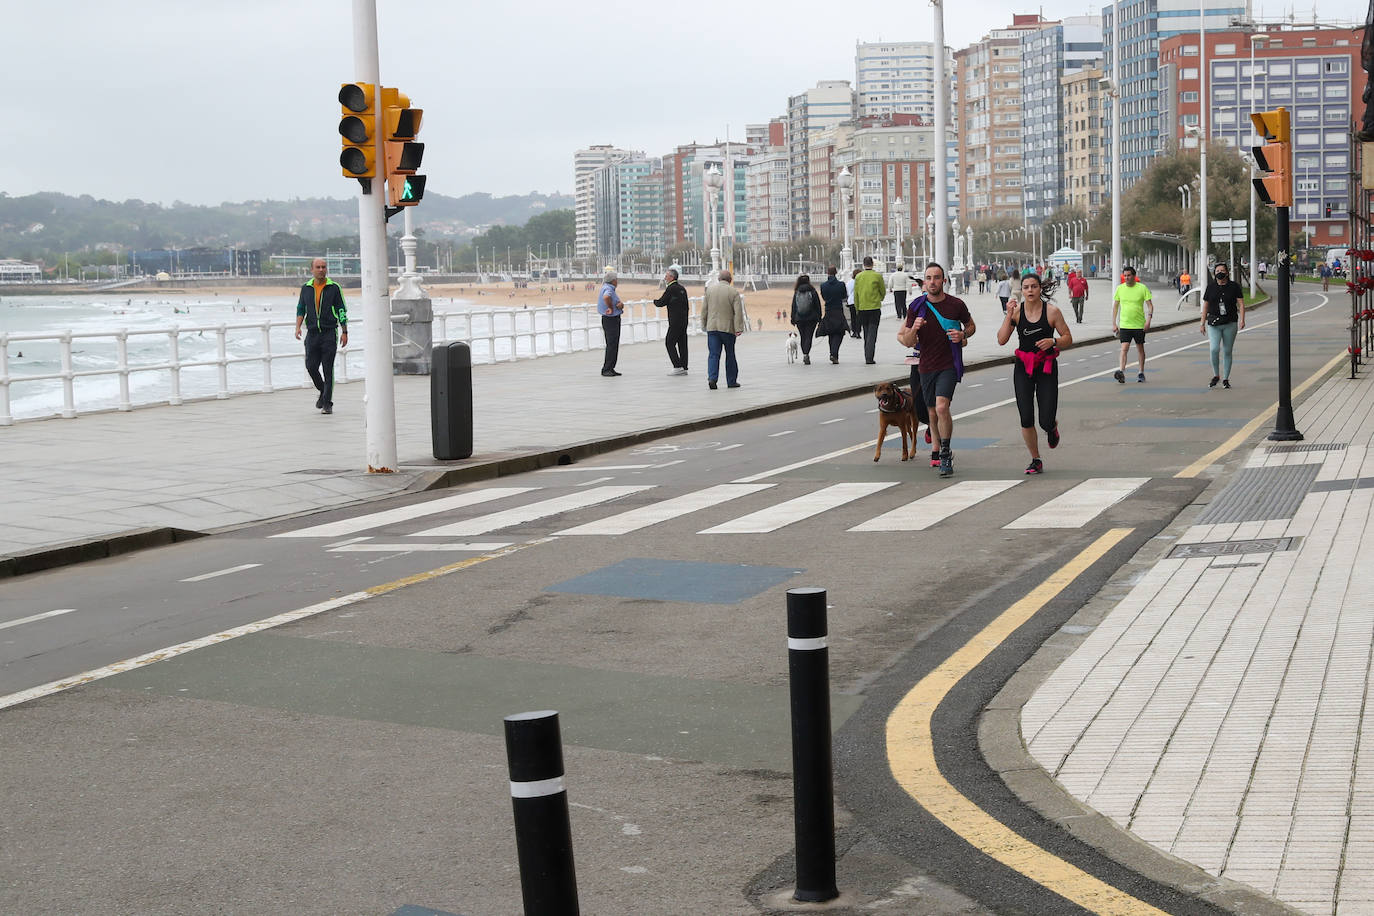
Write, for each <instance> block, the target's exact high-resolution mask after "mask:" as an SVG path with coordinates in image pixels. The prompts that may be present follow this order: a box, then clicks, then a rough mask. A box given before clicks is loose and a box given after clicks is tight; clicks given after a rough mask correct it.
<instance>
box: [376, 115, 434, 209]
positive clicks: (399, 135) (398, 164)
mask: <svg viewBox="0 0 1374 916" xmlns="http://www.w3.org/2000/svg"><path fill="white" fill-rule="evenodd" d="M423 118H424V110H423V109H420V108H411V107H410V99H409V98H408V97H407V96H406V95H405V94H404V93H402V92H400V91H398V90H396V89H387V88H383V89H382V139H383V141H384V144H385V145H384V156H385V160H386V184H387V202H388V203H389V204H390V206H392V207H393V208H396V207H413V206H415V205H416V204H418V203H419V202H420V199H421V198H422V197H424V195H425V176H424V175H416V174H415V172H416V171H417V170H418V169H419V168H420V163H421V162H422V161H423V160H424V156H425V145H424V144H423V143H419V142H417V141H416V140H415V136H416V135H417V134H418V133H419V132H420V122H421V121H422V120H423Z"/></svg>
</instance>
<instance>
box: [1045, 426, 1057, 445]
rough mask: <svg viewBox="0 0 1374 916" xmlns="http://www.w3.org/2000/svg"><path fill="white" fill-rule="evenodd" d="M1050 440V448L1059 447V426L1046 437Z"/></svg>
mask: <svg viewBox="0 0 1374 916" xmlns="http://www.w3.org/2000/svg"><path fill="white" fill-rule="evenodd" d="M1045 438H1046V439H1048V440H1049V442H1050V448H1059V427H1058V426H1056V427H1055V428H1054V429H1052V430H1050V434H1049V435H1048V436H1046V437H1045Z"/></svg>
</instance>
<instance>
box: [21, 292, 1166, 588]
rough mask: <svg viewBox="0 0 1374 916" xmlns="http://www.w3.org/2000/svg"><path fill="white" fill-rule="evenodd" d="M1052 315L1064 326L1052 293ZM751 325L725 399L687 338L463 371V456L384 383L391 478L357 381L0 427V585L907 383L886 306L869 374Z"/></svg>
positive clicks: (403, 390) (400, 383) (986, 300)
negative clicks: (375, 458) (391, 434)
mask: <svg viewBox="0 0 1374 916" xmlns="http://www.w3.org/2000/svg"><path fill="white" fill-rule="evenodd" d="M1109 296H1110V293H1109V290H1108V286H1107V283H1106V282H1105V281H1099V282H1095V283H1094V284H1093V286H1092V290H1091V292H1090V298H1089V303H1088V308H1087V312H1086V317H1085V321H1084V323H1083V324H1081V325H1072V324H1071V328H1072V330H1073V331H1074V333H1075V335H1077V338H1078V340H1079V342H1088V341H1091V340H1100V339H1103V338H1105V337H1107V336H1109V335H1110V333H1111V311H1110V298H1109ZM1176 298H1177V297H1176V296H1174V295H1173V294H1172V291H1170V292H1169V294H1168V295H1167V296H1165V295H1163V294H1161V301H1160V302H1159V303H1157V304H1156V316H1157V318H1158V319H1159V321H1158V326H1161V327H1162V326H1165V325H1167V324H1169V323H1174V322H1176V321H1178V320H1193V319H1192V313H1185V312H1179V311H1177V310H1175V309H1174V306H1173V302H1174V301H1176ZM746 300H747V297H746ZM966 301H967V302H968V304H969V310H970V312H971V313H972V314H973V317H974V320H975V321H976V322H977V323H978V326H979V332H978V333H977V334H975V335H974V337H973V338H972V339H971V340H970V341H969V346H968V348H967V350H966V351H965V352H966V357H965V358H966V360H967V361H968V362H969V363H970V364H978V363H982V362H987V361H997V360H1009V359H1010V354H1011V346H1010V345H1009V346H1008V347H998V346H997V341H996V335H995V332H996V328H997V326H998V324H1000V322H1001V314H1002V312H1001V306H1000V303H999V302H998V300H997V298H996V297H995V296H993V295H991V294H984V295H981V296H980V295H978V294H976V293H975V294H974V295H972V296H970V297H968V298H967V300H966ZM1064 307H1065V309H1066V310H1067V311H1068V313H1069V320H1070V321H1072V311H1071V310H1069V309H1068V306H1067V300H1065V304H1064ZM751 317H753V318H755V319H758V318H763V319H764V321H765V330H764V331H762V332H750V333H748V334H745V335H743V336H742V337H741V338H740V340H739V345H738V357H739V363H740V367H741V368H740V382H741V384H742V387H740V388H738V389H732V390H727V389H726V388H725V385H724V384H721V386H720V388H719V389H718V390H716V391H711V390H708V389H707V387H706V339H705V337H704V336H701V335H698V334H693V336H692V337H691V338H690V341H689V355H690V373H689V374H688V375H687V376H685V377H670V376H669V375H668V371H669V369H670V368H671V367H670V364H669V362H668V358H667V354H666V352H665V350H664V348H663V345H662V343H661V341H658V340H653V341H644V342H640V343H630V342H629V341H625V342H622V345H621V351H620V363H619V368H620V370H621V371H622V372H623V373H624V375H623V377H621V378H611V379H608V378H602V377H601V376H600V372H599V370H600V367H601V360H602V353H601V351H600V350H593V351H590V352H584V353H572V354H564V355H559V356H549V357H541V358H539V359H530V360H522V361H519V362H513V363H501V364H499V365H491V366H478V367H475V368H474V370H473V402H474V419H473V426H474V433H473V439H474V447H475V451H474V454H473V456H472V457H471V458H470V459H468V460H465V461H445V462H440V461H436V460H434V459H433V458H432V457H431V456H432V454H433V452H432V447H431V434H430V418H429V379H428V378H427V377H414V376H401V377H397V378H396V379H395V383H396V387H395V392H396V437H397V454H398V457H399V459H400V463H401V468H400V473H397V474H392V475H375V474H374V475H369V474H367V473H366V471H365V461H364V455H365V452H366V448H365V444H366V439H365V431H364V429H363V413H364V411H363V405H362V400H363V396H364V385H363V384H362V383H356V382H355V383H352V384H346V385H341V386H339V389H338V391H337V394H336V399H335V412H334V415H333V416H330V417H326V416H323V415H321V414H320V413H319V412H318V411H317V410H315V409H314V408H313V404H314V398H315V392H314V391H313V389H307V390H305V391H302V390H300V389H290V390H282V391H277V392H274V393H272V394H260V395H245V396H242V397H234V398H230V399H228V400H223V401H218V400H205V401H197V402H191V403H187V404H184V405H182V406H179V407H167V406H163V407H151V408H144V409H140V410H135V411H132V412H129V413H118V412H109V413H99V414H84V415H82V416H81V417H79V418H77V419H73V420H56V419H54V420H42V421H33V422H27V423H19V424H16V425H14V426H11V427H6V428H3V429H0V446H2V447H0V505H4V506H5V509H6V511H5V522H6V523H5V525H4V526H3V528H0V576H4V575H13V574H18V573H23V572H27V571H32V570H36V569H43V568H48V567H51V566H56V565H62V564H65V563H71V562H80V561H82V560H87V559H95V558H99V557H103V556H107V555H110V554H113V553H119V552H124V551H127V550H131V549H137V548H139V547H142V546H149V545H152V544H160V543H168V542H170V541H171V540H175V539H180V538H184V537H193V536H196V535H197V534H203V533H211V532H216V531H222V530H225V529H228V528H232V527H235V526H241V525H246V524H251V523H254V522H259V521H263V520H266V519H269V518H278V517H283V516H294V515H300V514H304V513H309V512H314V511H318V510H321V509H327V508H335V507H339V506H345V505H350V504H354V503H359V502H364V501H367V500H373V499H379V498H382V497H385V496H390V495H393V494H396V493H399V492H403V491H406V490H414V489H426V488H430V487H434V486H441V485H444V484H445V483H453V482H457V481H461V480H471V479H480V478H490V477H496V476H500V475H502V474H506V473H512V472H516V471H521V470H528V469H531V468H534V467H540V466H544V465H549V464H555V463H557V462H558V461H559V459H560V457H562V456H568V457H569V458H571V459H573V460H576V459H578V458H581V457H585V456H586V455H590V454H595V453H597V452H601V451H607V450H610V449H612V448H616V447H620V446H621V445H625V444H630V443H632V442H635V441H642V440H644V439H648V438H654V437H657V436H661V435H666V434H669V433H671V432H672V431H674V430H684V429H690V428H695V427H702V426H706V425H713V424H718V423H724V422H729V421H731V420H733V419H738V418H740V417H742V416H747V415H751V414H759V413H768V412H773V411H780V410H787V409H790V408H793V407H796V406H800V405H803V404H807V403H814V402H817V401H824V400H829V399H833V398H841V397H845V396H848V395H852V394H856V393H860V392H867V390H868V389H869V388H870V387H871V386H872V385H874V384H876V383H877V382H880V381H886V380H890V379H894V378H902V379H905V378H906V377H907V376H908V374H909V367H908V366H906V365H905V363H904V362H903V358H904V356H905V355H906V354H905V351H903V350H902V349H901V348H900V347H899V346H898V345H897V342H896V331H897V320H896V317H895V314H894V313H893V311H892V309H891V307H890V306H889V307H888V309H887V311H886V313H885V314H884V317H883V321H882V324H881V326H880V328H879V341H878V348H877V360H878V364H877V365H874V366H866V365H864V363H863V344H862V342H861V341H858V340H854V339H852V338H845V341H844V345H843V347H842V348H841V352H840V363H839V364H838V365H831V363H830V362H829V358H828V351H827V349H826V344H825V342H824V341H821V342H820V343H819V344H818V346H817V347H816V348H815V349H814V350H813V357H814V362H813V364H812V365H810V366H804V365H802V364H801V363H800V362H798V363H796V364H794V365H789V364H788V363H787V359H786V342H787V338H786V334H785V332H784V331H782V330H777V329H778V328H779V327H780V326H779V323H778V322H777V320H776V318H775V315H774V314H771V313H770V314H766V315H765V314H758V315H752V316H751ZM722 374H723V370H722ZM722 381H723V380H722Z"/></svg>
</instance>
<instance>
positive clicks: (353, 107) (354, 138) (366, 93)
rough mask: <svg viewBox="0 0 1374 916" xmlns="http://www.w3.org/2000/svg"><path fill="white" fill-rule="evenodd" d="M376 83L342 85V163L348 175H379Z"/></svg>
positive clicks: (368, 177)
mask: <svg viewBox="0 0 1374 916" xmlns="http://www.w3.org/2000/svg"><path fill="white" fill-rule="evenodd" d="M375 105H376V87H374V86H373V85H372V84H371V83H344V84H343V85H342V86H341V87H339V106H340V111H341V113H342V115H343V117H342V118H340V119H339V136H341V137H342V138H343V152H341V153H340V154H339V166H340V168H342V169H343V174H344V177H345V178H367V179H371V178H375V177H377V143H376V137H375V131H376V124H377V109H376V108H375V107H374V106H375Z"/></svg>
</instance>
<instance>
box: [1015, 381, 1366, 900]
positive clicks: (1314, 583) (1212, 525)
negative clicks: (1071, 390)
mask: <svg viewBox="0 0 1374 916" xmlns="http://www.w3.org/2000/svg"><path fill="white" fill-rule="evenodd" d="M1348 375H1349V372H1348V366H1347V367H1345V371H1344V372H1337V374H1335V375H1334V376H1331V377H1329V378H1328V379H1327V380H1326V381H1325V382H1323V383H1322V384H1321V385H1320V387H1319V388H1318V389H1317V390H1316V391H1315V392H1314V393H1313V394H1311V395H1310V396H1309V397H1307V398H1306V399H1305V400H1304V401H1303V402H1302V411H1301V422H1300V424H1299V428H1300V430H1301V431H1302V433H1303V434H1304V436H1305V439H1304V441H1302V442H1299V443H1270V442H1267V441H1263V440H1261V441H1260V442H1259V444H1258V445H1255V446H1254V447H1253V448H1252V449H1251V450H1250V451H1249V453H1248V455H1247V456H1246V458H1245V460H1244V463H1243V466H1241V467H1240V468H1238V469H1237V471H1236V473H1235V474H1233V475H1227V476H1225V477H1223V478H1220V479H1218V480H1217V481H1215V482H1214V483H1213V485H1212V486H1211V488H1210V489H1209V491H1208V493H1207V494H1206V495H1205V497H1204V499H1206V498H1207V497H1210V499H1206V501H1205V502H1203V501H1200V502H1199V504H1197V505H1194V506H1192V507H1190V508H1189V509H1187V510H1185V512H1184V513H1182V514H1181V515H1180V516H1179V518H1178V519H1177V520H1176V522H1175V524H1174V525H1173V526H1172V527H1171V528H1169V529H1167V530H1166V532H1165V533H1164V534H1163V535H1161V537H1159V538H1156V543H1157V544H1158V548H1157V549H1155V550H1153V551H1149V552H1148V553H1149V555H1146V556H1137V558H1136V559H1135V560H1134V561H1132V562H1131V563H1129V564H1127V565H1126V566H1125V567H1123V568H1122V569H1121V570H1120V572H1119V573H1118V574H1117V576H1116V578H1115V579H1114V580H1113V582H1112V583H1110V584H1109V586H1108V588H1107V589H1105V590H1104V591H1103V592H1102V593H1101V594H1099V596H1098V597H1097V598H1096V599H1094V601H1093V602H1092V603H1091V604H1089V605H1088V606H1086V607H1085V608H1084V609H1083V610H1082V611H1081V612H1080V613H1079V614H1078V615H1077V616H1076V617H1075V618H1074V619H1073V620H1072V621H1071V622H1070V625H1069V626H1067V627H1066V628H1065V629H1064V630H1063V631H1061V633H1060V634H1058V635H1057V636H1056V637H1054V638H1053V639H1052V640H1051V641H1049V642H1047V643H1046V646H1045V649H1044V650H1042V651H1047V652H1048V653H1050V654H1051V656H1055V657H1052V658H1050V659H1048V660H1047V661H1046V663H1045V665H1044V667H1054V670H1053V673H1052V674H1050V675H1049V676H1048V677H1047V679H1046V680H1045V682H1044V683H1043V685H1041V686H1040V687H1039V689H1038V690H1036V691H1035V693H1034V696H1033V697H1032V698H1031V700H1030V701H1029V702H1028V703H1027V704H1026V705H1025V707H1024V709H1023V710H1022V716H1021V729H1022V736H1023V739H1024V741H1025V742H1026V745H1027V746H1028V748H1029V752H1030V755H1031V756H1032V757H1033V759H1034V761H1035V762H1036V763H1038V764H1039V765H1040V766H1041V767H1043V768H1044V769H1045V770H1046V771H1048V773H1049V774H1050V775H1051V776H1053V778H1054V779H1055V780H1057V782H1058V784H1059V785H1060V786H1061V787H1062V789H1063V790H1064V791H1065V792H1067V793H1068V794H1069V795H1070V796H1072V798H1073V799H1076V800H1077V801H1078V802H1079V803H1081V805H1083V806H1086V807H1087V808H1090V809H1092V810H1093V811H1096V812H1099V813H1100V814H1102V815H1104V816H1105V817H1107V818H1109V819H1111V821H1113V822H1114V823H1115V824H1116V825H1118V826H1119V827H1121V828H1124V829H1126V830H1129V831H1130V832H1131V833H1133V834H1135V835H1136V836H1137V837H1139V838H1141V839H1143V840H1144V841H1146V842H1147V843H1149V844H1151V845H1152V846H1154V847H1156V848H1157V849H1159V850H1161V851H1162V852H1165V853H1168V854H1170V855H1172V856H1176V857H1178V858H1181V859H1184V860H1186V861H1188V862H1191V863H1194V864H1196V865H1197V866H1199V867H1201V868H1202V869H1204V870H1205V871H1207V872H1208V873H1210V874H1212V875H1217V876H1220V877H1222V878H1229V879H1232V880H1234V881H1238V882H1241V883H1243V884H1245V885H1248V886H1251V887H1254V888H1258V889H1259V890H1261V891H1263V892H1264V893H1265V894H1270V895H1273V896H1274V897H1276V898H1278V899H1279V900H1280V901H1282V902H1284V903H1285V904H1288V905H1289V906H1291V907H1293V908H1294V909H1295V910H1297V911H1301V912H1306V913H1313V914H1316V913H1322V914H1330V913H1338V914H1342V916H1344V914H1356V913H1374V860H1371V858H1370V855H1369V853H1370V851H1371V849H1374V799H1372V798H1371V793H1370V789H1371V788H1374V775H1372V774H1374V740H1372V739H1371V734H1374V732H1371V731H1369V730H1368V729H1369V727H1370V725H1371V723H1374V709H1372V708H1371V707H1370V706H1369V703H1368V700H1369V691H1370V670H1371V667H1370V666H1371V648H1374V595H1371V593H1370V591H1369V589H1368V588H1367V586H1366V584H1365V583H1364V582H1363V580H1361V579H1360V578H1359V570H1360V569H1361V568H1365V567H1366V566H1367V560H1366V559H1365V557H1366V551H1367V550H1370V549H1371V548H1374V516H1372V515H1371V508H1374V489H1371V487H1374V374H1368V373H1367V374H1365V375H1364V376H1363V377H1362V378H1359V379H1356V380H1351V379H1350V378H1349V377H1348ZM1267 428H1269V427H1266V429H1267ZM1084 633H1086V634H1087V635H1086V636H1084V635H1074V634H1084ZM1056 658H1059V659H1062V663H1058V662H1057V661H1056ZM1080 810H1081V809H1080ZM1063 814H1064V809H1063V808H1062V807H1061V808H1060V810H1059V811H1057V812H1056V813H1055V815H1054V816H1055V817H1056V819H1058V818H1060V817H1063ZM1080 817H1081V816H1080V815H1073V816H1070V817H1069V818H1067V819H1065V820H1063V821H1061V822H1063V823H1065V824H1066V826H1069V825H1070V824H1071V822H1072V821H1073V820H1075V819H1076V818H1080ZM1070 829H1075V828H1074V827H1073V826H1070ZM1162 867H1163V866H1162Z"/></svg>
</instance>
